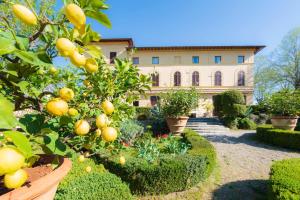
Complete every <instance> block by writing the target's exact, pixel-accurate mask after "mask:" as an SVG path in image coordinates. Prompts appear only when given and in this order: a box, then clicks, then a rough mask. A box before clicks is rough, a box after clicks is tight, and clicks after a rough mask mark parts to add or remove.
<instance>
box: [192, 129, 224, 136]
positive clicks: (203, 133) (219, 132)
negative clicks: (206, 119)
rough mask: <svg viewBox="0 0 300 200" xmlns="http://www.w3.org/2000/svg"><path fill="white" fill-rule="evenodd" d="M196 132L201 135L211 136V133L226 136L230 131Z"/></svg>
mask: <svg viewBox="0 0 300 200" xmlns="http://www.w3.org/2000/svg"><path fill="white" fill-rule="evenodd" d="M194 131H196V132H197V133H199V134H200V135H205V134H211V133H217V134H226V133H228V131H214V130H211V131H198V130H194Z"/></svg>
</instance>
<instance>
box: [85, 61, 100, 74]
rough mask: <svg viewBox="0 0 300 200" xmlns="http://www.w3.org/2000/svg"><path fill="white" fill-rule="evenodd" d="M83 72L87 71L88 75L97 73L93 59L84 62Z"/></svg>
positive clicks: (96, 66)
mask: <svg viewBox="0 0 300 200" xmlns="http://www.w3.org/2000/svg"><path fill="white" fill-rule="evenodd" d="M84 68H85V70H86V71H88V72H89V73H94V72H97V71H98V65H97V62H96V60H95V59H93V58H88V59H87V60H86V63H85V66H84Z"/></svg>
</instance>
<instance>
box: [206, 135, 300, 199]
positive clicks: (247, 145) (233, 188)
mask: <svg viewBox="0 0 300 200" xmlns="http://www.w3.org/2000/svg"><path fill="white" fill-rule="evenodd" d="M201 135H203V136H204V137H206V138H207V139H208V140H209V141H211V142H212V144H213V145H214V146H215V148H216V150H217V154H218V156H217V157H218V163H219V165H220V170H221V177H220V179H221V180H220V183H218V185H217V186H216V188H215V190H214V191H212V192H211V193H207V194H204V199H216V200H219V199H221V200H235V199H241V200H254V199H265V198H266V190H267V180H268V179H269V170H270V166H271V164H272V161H275V160H281V159H285V158H292V157H300V152H295V151H290V150H287V149H283V148H276V147H274V146H269V145H266V144H263V143H260V142H258V141H256V140H255V139H254V136H255V132H253V131H231V132H229V133H226V134H219V133H217V134H213V133H209V134H201Z"/></svg>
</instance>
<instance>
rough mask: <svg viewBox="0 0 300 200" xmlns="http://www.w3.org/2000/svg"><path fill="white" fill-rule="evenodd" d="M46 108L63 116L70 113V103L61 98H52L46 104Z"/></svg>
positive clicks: (53, 113)
mask: <svg viewBox="0 0 300 200" xmlns="http://www.w3.org/2000/svg"><path fill="white" fill-rule="evenodd" d="M46 110H47V111H48V112H49V113H50V114H52V115H54V116H63V115H66V114H67V113H68V110H69V106H68V103H67V102H66V101H64V100H62V99H60V98H55V99H52V100H50V101H49V102H48V103H47V105H46Z"/></svg>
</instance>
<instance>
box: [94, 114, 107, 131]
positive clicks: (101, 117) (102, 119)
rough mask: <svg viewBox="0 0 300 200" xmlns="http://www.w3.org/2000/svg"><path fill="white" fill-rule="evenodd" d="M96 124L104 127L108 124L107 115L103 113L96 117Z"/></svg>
mask: <svg viewBox="0 0 300 200" xmlns="http://www.w3.org/2000/svg"><path fill="white" fill-rule="evenodd" d="M96 126H97V127H98V128H103V127H106V126H107V116H106V115H105V114H101V115H99V116H97V117H96Z"/></svg>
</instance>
